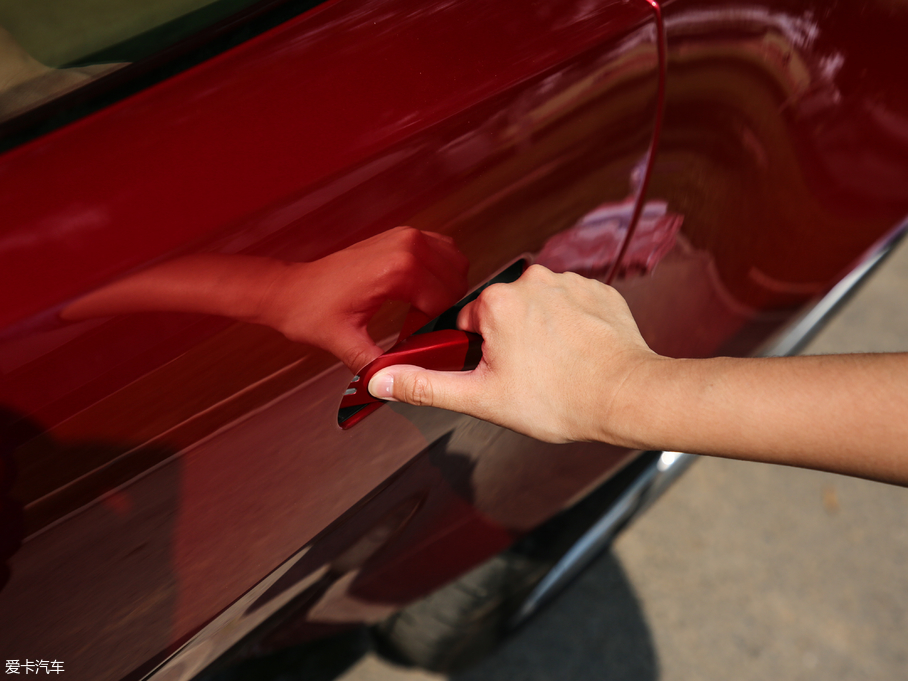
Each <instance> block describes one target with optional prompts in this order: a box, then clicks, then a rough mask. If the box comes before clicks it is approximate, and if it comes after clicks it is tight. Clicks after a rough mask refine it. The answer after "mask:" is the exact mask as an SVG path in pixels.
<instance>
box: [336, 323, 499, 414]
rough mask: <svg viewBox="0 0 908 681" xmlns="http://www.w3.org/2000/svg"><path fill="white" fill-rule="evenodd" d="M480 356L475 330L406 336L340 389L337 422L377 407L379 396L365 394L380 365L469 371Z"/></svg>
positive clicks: (447, 330)
mask: <svg viewBox="0 0 908 681" xmlns="http://www.w3.org/2000/svg"><path fill="white" fill-rule="evenodd" d="M480 359H482V337H481V336H479V335H477V334H475V333H468V332H466V331H458V330H456V329H443V330H441V331H431V332H429V333H421V334H416V335H413V336H409V337H408V338H406V339H405V340H403V341H401V342H400V343H398V344H397V345H395V346H394V347H393V348H391V349H390V350H388V352H386V353H385V354H383V355H382V356H381V357H378V358H376V359H374V360H372V361H371V362H369V363H368V364H367V365H366V366H364V367H363V368H362V369H361V370H360V372H359V375H358V376H354V377H353V380H352V381H350V385H349V386H347V390H346V391H344V397H343V399H342V400H341V404H340V409H339V410H338V414H337V423H338V425H339V426H340V427H341V428H343V429H345V430H346V429H347V428H350V427H351V426H354V425H356V424H357V423H359V422H360V421H361V420H362V419H363V418H365V417H366V416H368V415H369V414H371V413H372V412H373V411H375V410H376V409H378V408H379V407H380V406H381V405H382V404H384V401H383V400H379V399H377V398H375V397H372V395H370V394H369V391H368V389H367V388H368V385H369V381H370V380H372V377H373V376H374V375H375V374H376V372H378V371H379V370H380V369H384V368H385V367H389V366H391V365H393V364H414V365H416V366H420V367H423V368H424V369H434V370H435V371H469V370H470V369H473V368H474V367H475V366H476V365H477V364H479V360H480Z"/></svg>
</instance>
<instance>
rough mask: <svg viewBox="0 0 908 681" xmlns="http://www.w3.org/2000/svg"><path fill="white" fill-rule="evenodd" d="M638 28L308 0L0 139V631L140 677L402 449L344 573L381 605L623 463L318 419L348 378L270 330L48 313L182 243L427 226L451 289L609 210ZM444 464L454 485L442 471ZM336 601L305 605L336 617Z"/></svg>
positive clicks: (416, 421)
mask: <svg viewBox="0 0 908 681" xmlns="http://www.w3.org/2000/svg"><path fill="white" fill-rule="evenodd" d="M651 22H652V20H651V14H650V10H649V7H648V6H647V5H646V3H642V2H641V3H623V2H600V3H593V4H588V3H580V2H565V3H556V4H553V3H541V4H539V5H532V6H529V7H527V6H525V5H524V4H523V3H496V4H494V5H490V4H488V3H479V2H476V3H444V2H439V3H423V2H404V1H394V2H331V3H326V4H324V5H322V6H320V7H318V8H317V9H316V10H313V11H311V12H309V13H307V14H304V15H302V16H300V17H298V18H297V19H294V20H291V21H289V22H287V23H286V24H283V25H281V26H279V27H278V28H276V29H274V30H272V31H270V32H268V33H265V34H263V35H261V36H259V37H257V38H255V39H253V40H250V41H248V42H246V43H244V44H242V45H241V46H239V47H237V48H235V49H233V50H231V51H228V52H225V53H224V54H221V55H219V56H217V57H215V58H213V59H211V60H209V61H207V62H204V63H203V64H200V65H199V66H197V67H194V68H193V69H190V70H188V71H185V72H183V73H181V74H179V75H177V76H175V77H173V78H171V79H169V80H167V81H164V82H162V83H160V84H159V85H156V86H154V87H151V88H149V89H147V90H144V91H142V92H140V93H138V94H136V95H134V96H133V97H130V98H128V99H126V100H123V101H121V102H118V103H116V104H114V105H112V106H110V107H108V108H105V109H102V110H100V111H98V112H96V113H95V114H92V115H91V116H89V117H87V118H84V119H81V120H79V121H77V122H75V123H73V124H71V125H69V126H67V127H64V128H61V129H59V130H56V131H54V132H52V133H49V134H47V135H45V136H43V137H40V138H38V139H36V140H34V141H32V142H30V143H28V144H25V145H23V146H20V147H18V148H15V149H13V150H11V151H9V152H7V153H6V154H5V155H4V156H2V157H0V176H2V177H3V178H4V185H5V187H6V188H7V191H5V192H4V194H3V196H2V197H0V207H2V211H3V215H4V217H5V222H4V225H5V226H4V228H3V235H2V238H0V258H2V261H3V267H2V268H0V278H2V280H3V285H4V287H6V290H10V291H15V295H13V296H10V298H9V300H8V304H7V305H5V306H4V308H3V311H2V314H3V318H2V320H3V324H4V331H3V336H2V348H0V359H2V368H3V375H2V403H3V404H4V405H5V410H6V411H8V412H9V414H10V416H9V420H10V421H12V422H13V423H16V424H18V426H17V427H21V426H22V424H31V426H30V427H31V428H32V431H30V432H32V435H30V436H29V437H26V438H23V440H24V441H21V442H17V445H16V447H15V452H14V453H15V455H16V457H17V459H18V468H19V471H18V476H17V480H16V486H15V487H14V489H13V492H12V493H13V496H14V498H16V499H17V500H18V501H19V502H20V503H21V504H23V505H24V509H25V523H26V527H27V528H28V529H27V534H28V537H27V539H26V541H25V543H24V545H23V547H22V548H21V549H20V550H19V551H18V552H17V553H16V554H15V555H14V556H13V557H12V558H11V560H10V562H9V563H10V568H11V572H12V577H11V581H10V582H9V583H8V584H7V585H6V587H4V588H3V590H2V592H0V612H2V613H3V617H2V620H0V622H2V623H0V627H2V636H3V640H4V641H8V642H10V644H11V645H15V646H16V647H17V648H22V647H23V646H26V645H32V644H33V643H34V642H36V641H38V642H41V645H42V646H43V647H45V648H47V649H49V650H50V649H52V650H53V651H54V653H53V654H55V655H57V656H58V658H62V659H66V660H68V661H69V662H68V668H67V671H68V673H70V675H73V676H74V677H75V678H92V679H100V678H120V677H122V676H124V675H126V674H128V673H130V672H134V673H135V672H136V671H137V670H140V669H147V668H149V665H153V664H154V663H155V662H156V661H158V660H160V659H161V657H162V656H166V655H167V654H168V653H169V652H172V651H174V650H175V649H177V648H178V647H179V646H180V645H182V644H183V643H184V642H185V641H186V640H187V639H188V638H189V637H190V636H192V635H193V634H195V633H196V632H198V631H199V630H201V629H202V628H203V627H204V626H205V625H206V624H207V623H209V622H211V621H212V620H213V619H214V618H216V617H217V616H218V614H219V613H221V612H222V611H224V610H225V608H227V607H228V606H229V605H230V604H231V603H234V602H235V601H236V600H237V599H238V598H240V597H241V596H243V594H245V593H249V592H250V590H252V589H254V588H255V586H256V584H259V583H260V582H261V580H263V579H265V578H266V577H267V576H268V575H269V574H270V573H272V572H273V571H275V570H277V569H278V568H279V567H280V566H281V565H282V564H284V563H285V562H286V561H287V560H288V558H290V557H291V556H294V555H296V554H297V553H298V552H299V551H300V549H301V547H303V546H304V545H306V544H307V543H309V542H312V541H313V539H314V538H315V537H317V536H319V533H322V532H323V531H324V530H325V528H326V527H328V526H329V525H330V524H331V523H332V522H335V521H337V520H338V518H340V517H341V516H342V515H343V514H344V513H346V512H348V511H349V510H350V509H351V508H354V507H356V504H357V503H358V502H360V501H361V500H362V499H364V498H369V497H370V495H372V494H373V493H375V490H376V489H378V488H380V486H381V484H382V483H383V481H386V480H388V479H389V478H391V477H392V476H393V475H394V474H395V473H396V472H398V471H400V470H401V469H402V467H405V466H406V465H407V464H408V462H410V461H411V460H413V459H414V457H416V456H417V454H418V453H419V452H426V451H428V448H431V446H432V445H433V444H435V445H437V446H438V447H441V445H438V443H446V444H445V447H448V446H450V447H452V448H453V449H451V450H450V451H448V450H447V449H445V453H444V455H443V456H442V455H440V454H436V456H435V459H434V461H435V463H434V464H431V465H430V466H429V467H430V468H431V469H432V470H433V471H434V472H435V474H436V476H441V477H440V482H439V481H436V482H435V483H433V484H430V485H429V487H428V488H427V489H425V490H422V491H421V492H420V494H425V495H427V497H426V498H429V497H432V498H434V499H441V501H438V502H437V503H436V502H433V503H425V504H423V505H421V506H420V507H419V509H418V510H416V511H414V512H413V514H412V517H409V518H408V519H407V521H406V528H404V529H402V530H401V531H400V533H399V534H397V535H395V537H397V538H396V539H395V543H393V545H391V544H389V545H388V547H386V549H385V551H384V553H382V554H381V556H382V558H381V561H384V562H383V563H381V564H382V565H384V566H385V567H383V568H381V569H379V567H377V566H378V563H376V564H375V565H376V567H371V568H369V570H368V571H367V572H366V573H363V574H362V575H361V576H360V581H359V582H358V583H357V584H358V585H360V586H358V587H357V588H359V589H361V590H362V589H365V587H363V586H362V585H363V584H366V583H368V584H369V587H368V589H366V591H367V592H368V594H369V596H368V599H366V600H368V601H369V603H372V604H375V603H378V604H380V605H382V606H400V605H402V604H403V603H404V601H405V600H407V599H411V598H415V597H416V596H418V595H420V594H421V593H424V592H425V590H426V589H430V588H432V587H433V586H438V585H440V582H439V581H438V580H439V579H447V578H449V577H451V576H454V575H455V574H456V573H457V572H458V571H460V570H462V569H463V568H464V567H465V566H467V565H469V564H472V563H475V562H476V561H478V560H480V559H481V558H482V557H484V556H487V555H490V554H491V553H492V552H494V551H495V550H497V549H500V548H503V546H504V545H505V544H506V543H507V541H509V539H510V538H513V537H514V536H517V535H518V534H519V533H521V532H524V531H526V530H527V529H529V528H531V527H532V526H533V525H535V524H537V523H538V522H540V521H541V520H543V519H544V518H546V517H548V516H550V515H551V514H553V513H555V512H557V511H558V510H559V509H560V508H563V507H564V506H565V505H566V504H567V503H569V502H570V501H571V500H572V499H574V498H576V497H577V496H578V495H579V494H581V493H582V492H583V491H584V490H586V489H589V488H590V487H591V486H592V485H594V484H595V482H596V481H597V480H600V479H602V478H603V477H604V476H607V475H609V474H610V473H611V472H612V471H614V470H615V469H616V468H617V467H619V466H620V465H621V464H622V463H623V462H624V461H625V460H626V459H627V457H628V456H629V453H627V452H624V451H618V450H609V449H608V448H605V449H604V450H602V449H601V448H600V451H599V452H598V453H596V452H594V451H592V448H591V447H589V446H577V447H575V448H573V449H571V448H568V449H566V450H564V451H563V452H562V453H561V454H560V455H559V457H552V456H546V453H547V452H546V450H547V447H546V446H544V445H541V444H538V443H533V442H531V441H529V440H528V439H526V438H521V437H519V436H516V435H514V434H512V433H505V432H502V431H499V430H498V429H494V428H492V427H491V426H488V425H486V424H478V423H475V422H473V421H471V420H469V419H466V418H465V417H460V416H456V415H452V414H448V413H444V412H440V411H437V410H418V409H415V408H411V407H405V406H401V405H395V406H393V407H385V408H383V409H381V410H380V411H378V412H376V413H375V414H373V415H371V416H370V417H369V418H368V419H366V420H364V421H363V422H362V423H360V424H358V425H357V426H356V427H355V428H353V429H351V430H350V431H347V432H344V431H342V430H340V429H339V428H338V426H337V409H338V405H339V402H340V397H341V394H342V393H343V391H344V389H345V388H346V386H347V384H348V383H349V381H350V372H349V370H348V369H346V368H345V367H343V365H341V364H339V363H338V362H337V360H336V359H335V358H333V357H332V356H331V355H330V354H329V353H327V352H326V351H324V350H321V349H318V348H316V347H313V346H312V345H307V344H303V343H295V342H293V341H291V340H288V339H287V338H285V337H284V336H283V335H281V334H280V333H278V332H277V331H275V330H274V329H269V328H265V327H261V326H255V325H250V324H245V323H241V322H233V321H230V320H228V319H224V318H222V317H211V316H202V315H198V314H191V313H186V312H167V311H149V310H145V311H141V312H136V313H133V314H121V315H117V316H114V317H112V318H110V319H97V320H94V319H93V320H88V321H82V322H76V323H73V324H64V323H62V322H61V321H60V319H59V316H60V312H61V310H64V309H66V307H67V305H70V304H71V303H72V302H73V301H78V300H80V299H81V298H82V297H83V296H84V295H85V294H87V293H90V292H93V291H96V290H99V289H103V288H104V287H105V286H108V285H109V284H110V283H111V282H114V283H115V282H117V281H121V280H123V279H125V278H128V277H130V276H133V275H134V274H136V273H141V272H143V271H148V270H149V269H150V268H153V267H156V266H158V265H160V264H161V263H165V264H166V263H168V262H173V261H174V260H176V259H179V258H183V257H186V256H191V255H194V254H207V253H217V254H225V255H234V254H250V255H255V256H260V257H269V258H279V259H281V260H284V261H296V262H302V261H314V260H318V259H320V258H323V257H324V256H326V255H328V254H331V253H336V252H339V251H341V250H343V249H345V248H349V247H351V246H354V245H355V244H357V243H359V242H361V241H362V240H363V239H364V238H367V237H371V236H373V235H376V234H381V233H383V232H384V231H386V230H389V229H390V228H392V227H394V226H396V225H398V224H409V225H412V226H414V227H416V228H421V229H426V230H431V231H435V232H439V233H442V234H446V235H450V236H451V237H453V238H454V240H455V242H456V244H457V246H458V247H459V249H460V250H461V251H462V252H463V253H464V254H465V255H466V257H467V258H468V259H469V261H470V269H469V272H468V279H469V283H470V285H478V284H480V283H481V282H483V281H485V280H486V279H488V278H489V277H491V276H492V275H494V274H495V272H496V271H497V270H499V269H500V268H502V267H503V266H505V265H506V264H508V263H509V262H511V261H513V260H514V259H515V258H516V257H518V256H520V255H521V254H524V253H533V252H538V251H539V250H540V249H541V248H542V247H543V246H544V244H545V242H546V240H548V239H549V238H551V237H552V236H554V235H556V234H558V233H559V232H560V231H563V230H565V229H568V228H570V227H571V226H573V225H574V224H575V223H576V221H577V220H578V219H579V218H580V217H581V216H582V215H583V214H585V213H586V212H588V211H589V210H590V209H592V208H594V207H595V206H597V205H599V204H601V203H603V202H610V201H611V202H622V201H628V200H629V201H631V202H633V201H634V200H635V198H636V197H635V195H634V185H633V182H632V181H631V177H632V175H633V173H634V171H635V169H639V167H640V163H641V159H644V158H645V155H646V152H647V150H648V148H649V144H650V141H651V137H652V134H653V127H652V126H653V118H654V117H653V113H654V107H655V104H656V101H657V97H656V95H657V86H656V84H657V77H656V76H657V74H656V48H655V43H654V38H653V36H654V31H653V30H652V29H653V27H652V23H651ZM517 38H519V39H517ZM465 45H468V46H469V49H464V47H463V46H465ZM405 312H406V308H405V306H401V305H394V304H392V303H389V304H388V305H385V306H383V307H382V309H381V310H380V311H379V313H378V315H377V316H376V318H375V319H374V320H373V322H372V325H371V327H370V328H371V331H372V334H373V336H374V337H376V338H379V339H387V340H388V341H390V340H391V339H393V337H394V336H395V335H396V333H397V332H398V331H399V330H400V327H401V324H402V321H403V316H404V313H405ZM433 451H436V452H437V451H439V450H437V449H436V450H433ZM602 451H605V452H606V453H605V455H603V454H602ZM439 457H441V459H440V460H441V461H442V463H441V464H438V461H439ZM463 461H467V462H469V464H470V468H469V470H470V476H469V478H468V484H469V485H471V486H472V487H471V491H470V494H469V495H465V494H464V491H463V489H460V490H459V491H458V490H457V489H454V488H453V487H451V485H450V484H449V483H448V482H446V478H445V475H447V474H448V473H447V469H448V467H449V466H454V467H455V468H456V467H457V466H459V465H461V464H462V463H463ZM452 462H453V463H452ZM425 465H429V464H425ZM465 484H466V483H465ZM446 486H447V487H446ZM448 488H450V489H448ZM388 489H391V488H388ZM394 489H396V488H394ZM402 493H403V492H401V494H402ZM411 493H412V490H409V489H408V490H407V494H411ZM395 494H397V492H394V491H393V489H392V491H390V492H386V494H385V496H383V497H382V498H390V499H392V501H395V497H394V495H395ZM445 500H447V501H445ZM396 501H399V502H400V503H403V502H405V501H406V499H400V500H396ZM383 503H385V502H383ZM386 503H388V504H391V506H392V507H393V506H394V504H393V503H392V502H391V501H389V502H386ZM363 513H364V515H363V516H362V517H366V518H367V517H368V516H369V515H370V514H371V513H372V511H368V510H367V511H363ZM351 522H353V521H351ZM350 532H352V533H353V534H355V532H353V530H350ZM464 533H466V534H464ZM457 536H461V537H464V538H466V537H473V539H474V540H475V546H476V547H478V548H476V550H475V551H474V552H472V553H470V552H467V553H464V551H463V550H462V549H458V548H457V547H458V546H463V541H464V540H463V539H460V540H457V541H454V539H453V538H454V537H457ZM446 538H447V539H446ZM315 546H316V544H312V548H313V550H314V547H315ZM446 547H447V548H446ZM445 552H448V553H449V554H450V556H449V557H448V559H447V562H448V563H450V569H449V570H448V571H445V570H440V571H434V572H433V570H432V569H431V568H430V567H429V561H428V558H427V556H431V555H434V556H444V555H445ZM457 556H460V558H457V559H456V560H455V558H456V557H457ZM375 560H376V561H378V560H379V554H376V559H375ZM389 565H394V566H396V567H394V568H393V569H392V568H390V567H387V566H389ZM419 566H424V568H419ZM419 569H424V570H425V572H424V573H422V579H421V580H419V579H416V577H415V576H414V575H418V574H419ZM414 571H415V572H414ZM350 574H352V572H351V573H350ZM378 574H382V575H385V576H387V575H394V574H398V575H410V577H408V578H407V579H406V580H405V581H398V582H394V581H393V580H391V579H385V578H383V579H378V578H377V577H370V576H369V575H378ZM351 584H352V582H351ZM404 586H407V588H406V589H404V588H403V587H404ZM338 589H340V587H338ZM335 591H337V589H335ZM359 600H360V601H362V600H363V599H359ZM342 601H343V599H334V600H333V601H330V602H328V604H326V605H323V606H322V607H321V608H320V609H319V610H318V611H316V612H317V615H318V618H319V621H333V620H337V619H338V618H340V615H338V614H336V612H335V610H337V609H340V608H345V609H346V610H344V612H345V613H346V614H345V615H344V617H346V618H349V617H351V616H352V615H351V613H355V612H357V611H356V607H353V606H350V605H349V603H348V604H345V605H343V606H341V605H338V604H340V603H341V602H342ZM49 603H53V612H51V610H50V606H48V608H47V609H45V608H43V607H36V605H41V604H49ZM331 603H334V604H335V605H330V604H331ZM351 607H352V610H351ZM332 608H334V609H335V610H332ZM369 612H370V610H369V608H368V607H366V606H365V605H364V606H362V607H360V614H359V615H358V617H359V618H360V619H362V620H368V619H369V617H371V616H372V615H370V614H369ZM332 613H334V614H332ZM13 623H15V625H14V626H13Z"/></svg>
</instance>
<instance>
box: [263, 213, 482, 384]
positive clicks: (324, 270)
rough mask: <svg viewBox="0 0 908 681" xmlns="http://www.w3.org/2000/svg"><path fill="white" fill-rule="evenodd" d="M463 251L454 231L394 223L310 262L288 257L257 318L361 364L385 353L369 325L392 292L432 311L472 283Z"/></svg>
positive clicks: (427, 312) (442, 307) (434, 313)
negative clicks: (446, 232) (450, 234)
mask: <svg viewBox="0 0 908 681" xmlns="http://www.w3.org/2000/svg"><path fill="white" fill-rule="evenodd" d="M468 266H469V263H468V261H467V259H466V257H465V256H464V255H463V254H462V253H461V252H460V251H459V250H458V249H457V247H456V246H455V245H454V240H453V239H451V238H450V237H447V236H443V235H441V234H435V233H433V232H423V231H420V230H417V229H413V228H412V227H396V228H394V229H391V230H388V231H386V232H382V233H381V234H378V235H376V236H373V237H371V238H369V239H366V240H364V241H361V242H359V243H357V244H354V245H353V246H350V247H349V248H345V249H343V250H341V251H337V252H336V253H332V254H331V255H329V256H326V257H324V258H322V259H320V260H316V261H314V262H308V263H288V264H287V265H286V267H284V269H283V271H282V272H280V274H279V276H278V277H276V278H275V280H274V282H273V283H272V284H271V285H270V286H269V289H268V293H267V294H266V295H265V296H263V298H262V304H261V306H260V312H259V314H258V315H257V316H256V318H254V319H251V320H250V321H256V322H258V323H261V324H266V325H268V326H271V327H273V328H275V329H277V330H278V331H280V332H282V333H283V334H284V335H285V336H287V337H288V338H290V339H291V340H294V341H297V342H302V343H310V344H312V345H316V346H318V347H320V348H323V349H325V350H328V351H329V352H331V353H332V354H333V355H334V356H336V357H337V358H339V359H340V360H341V361H342V362H343V363H344V364H346V365H347V366H348V367H349V368H350V370H351V371H354V372H355V371H357V370H359V369H361V368H362V367H363V366H365V365H366V364H368V363H369V362H370V361H372V360H373V359H375V358H376V357H378V356H379V355H381V354H382V350H381V348H379V347H378V345H376V344H375V341H373V340H372V338H371V337H370V336H369V333H368V331H367V328H366V327H367V325H368V323H369V320H370V319H372V317H373V316H374V315H375V313H376V312H377V311H378V308H379V307H381V305H382V304H383V303H384V302H386V301H388V300H398V301H403V302H406V303H410V304H411V305H412V306H413V307H414V308H416V309H417V310H419V311H420V312H422V313H423V314H424V315H426V318H427V319H431V318H432V317H435V316H437V315H439V314H440V313H442V312H444V311H445V310H446V309H447V308H449V307H450V306H451V305H453V304H454V303H455V302H457V301H458V300H459V299H460V298H461V297H463V295H464V294H465V293H466V291H467V268H468Z"/></svg>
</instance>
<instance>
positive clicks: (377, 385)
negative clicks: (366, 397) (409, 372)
mask: <svg viewBox="0 0 908 681" xmlns="http://www.w3.org/2000/svg"><path fill="white" fill-rule="evenodd" d="M393 393H394V376H392V375H391V374H389V373H382V372H378V373H377V374H375V376H373V377H372V380H371V381H369V394H370V395H372V397H377V398H378V399H380V400H388V401H390V402H396V401H397V400H395V399H394V396H393Z"/></svg>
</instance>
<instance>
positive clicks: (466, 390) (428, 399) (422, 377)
mask: <svg viewBox="0 0 908 681" xmlns="http://www.w3.org/2000/svg"><path fill="white" fill-rule="evenodd" d="M476 393H477V390H476V381H475V373H474V372H472V371H468V372H461V371H454V372H448V371H430V370H428V369H422V368H420V367H416V366H410V365H406V364H399V365H395V366H391V367H388V368H386V369H382V370H381V371H379V372H378V373H376V374H375V376H373V377H372V380H371V381H369V394H371V395H372V396H373V397H377V398H378V399H381V400H390V401H393V402H404V403H406V404H413V405H416V406H420V407H439V408H441V409H448V410H450V411H456V412H460V413H462V414H463V413H468V412H469V413H472V414H474V415H476V414H477V413H478V411H479V406H478V403H477V400H476V398H477V397H478V395H477V394H476Z"/></svg>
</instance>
